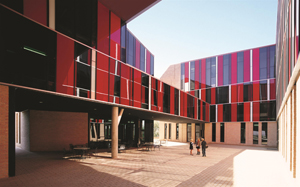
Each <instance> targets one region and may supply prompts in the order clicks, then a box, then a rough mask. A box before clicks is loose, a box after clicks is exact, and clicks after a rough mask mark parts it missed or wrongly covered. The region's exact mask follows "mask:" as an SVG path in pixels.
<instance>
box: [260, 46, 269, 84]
mask: <svg viewBox="0 0 300 187" xmlns="http://www.w3.org/2000/svg"><path fill="white" fill-rule="evenodd" d="M267 67H268V65H267V47H264V48H260V49H259V78H260V79H267V77H268V72H267V69H268V68H267Z"/></svg>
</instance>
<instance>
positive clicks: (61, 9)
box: [55, 0, 98, 47]
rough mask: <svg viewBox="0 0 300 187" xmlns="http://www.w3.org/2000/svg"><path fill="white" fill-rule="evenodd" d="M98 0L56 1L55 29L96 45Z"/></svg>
mask: <svg viewBox="0 0 300 187" xmlns="http://www.w3.org/2000/svg"><path fill="white" fill-rule="evenodd" d="M97 7H98V6H97V1H85V2H84V3H83V2H82V1H80V0H75V1H74V0H64V1H56V2H55V29H56V30H57V31H58V32H61V33H63V34H65V35H67V36H70V37H71V38H74V39H76V40H78V41H80V42H82V43H84V44H86V45H89V46H92V47H94V46H95V45H96V38H97V24H95V23H97Z"/></svg>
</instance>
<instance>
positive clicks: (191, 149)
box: [190, 139, 194, 155]
mask: <svg viewBox="0 0 300 187" xmlns="http://www.w3.org/2000/svg"><path fill="white" fill-rule="evenodd" d="M193 149H194V143H193V139H191V140H190V155H193Z"/></svg>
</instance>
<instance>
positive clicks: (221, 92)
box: [216, 86, 229, 104]
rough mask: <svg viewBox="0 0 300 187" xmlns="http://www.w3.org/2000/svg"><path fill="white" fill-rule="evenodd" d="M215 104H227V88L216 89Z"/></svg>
mask: <svg viewBox="0 0 300 187" xmlns="http://www.w3.org/2000/svg"><path fill="white" fill-rule="evenodd" d="M216 102H217V104H221V103H229V87H228V86H224V87H217V88H216Z"/></svg>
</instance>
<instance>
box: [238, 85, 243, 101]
mask: <svg viewBox="0 0 300 187" xmlns="http://www.w3.org/2000/svg"><path fill="white" fill-rule="evenodd" d="M237 101H238V102H243V101H244V85H243V84H238V85H237Z"/></svg>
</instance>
